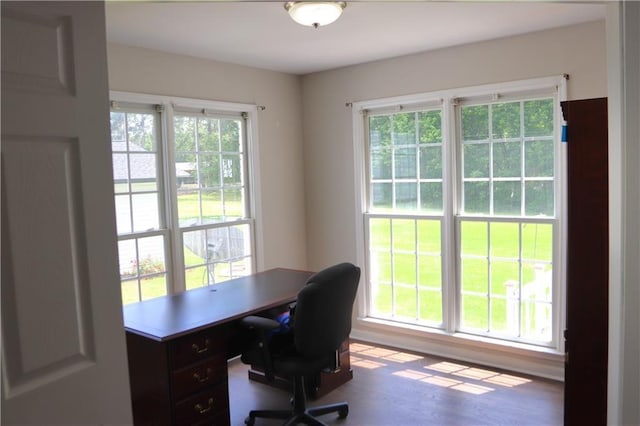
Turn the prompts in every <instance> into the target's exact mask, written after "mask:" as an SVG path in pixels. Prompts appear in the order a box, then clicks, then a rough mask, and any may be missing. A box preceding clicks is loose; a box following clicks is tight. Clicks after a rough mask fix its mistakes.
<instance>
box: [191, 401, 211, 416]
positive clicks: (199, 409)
mask: <svg viewBox="0 0 640 426" xmlns="http://www.w3.org/2000/svg"><path fill="white" fill-rule="evenodd" d="M212 408H213V398H209V401H207V406H206V407H204V406H203V405H202V404H196V405H194V406H193V409H194V410H196V411H197V412H198V413H200V414H205V413H208V412H209V411H211V409H212Z"/></svg>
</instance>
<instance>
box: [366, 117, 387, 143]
mask: <svg viewBox="0 0 640 426" xmlns="http://www.w3.org/2000/svg"><path fill="white" fill-rule="evenodd" d="M369 144H370V145H371V148H372V149H373V148H377V147H381V146H386V147H388V146H390V145H391V116H388V115H383V116H377V117H369Z"/></svg>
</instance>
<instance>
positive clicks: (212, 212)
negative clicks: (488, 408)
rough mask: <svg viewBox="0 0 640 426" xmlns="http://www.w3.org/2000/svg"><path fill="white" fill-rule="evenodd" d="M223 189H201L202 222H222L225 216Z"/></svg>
mask: <svg viewBox="0 0 640 426" xmlns="http://www.w3.org/2000/svg"><path fill="white" fill-rule="evenodd" d="M221 193H222V191H220V190H219V189H218V190H211V191H201V192H200V197H201V198H200V199H201V200H202V217H201V218H199V219H200V220H199V222H198V223H200V224H205V223H215V222H221V221H222V220H223V217H224V210H223V208H222V199H221V198H222V197H221Z"/></svg>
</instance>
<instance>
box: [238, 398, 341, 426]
mask: <svg viewBox="0 0 640 426" xmlns="http://www.w3.org/2000/svg"><path fill="white" fill-rule="evenodd" d="M329 413H338V417H339V418H341V419H344V418H345V417H347V415H348V414H349V404H347V403H346V402H339V403H336V404H328V405H321V406H319V407H313V408H308V409H306V410H304V411H296V410H253V411H251V412H250V413H249V417H247V418H246V419H245V420H244V424H246V425H247V426H253V425H254V424H255V421H256V418H257V417H259V418H263V419H283V420H285V422H284V425H285V426H293V425H297V424H300V423H304V424H307V425H316V426H326V424H325V423H323V422H321V421H320V420H318V419H317V418H316V416H322V415H323V414H329Z"/></svg>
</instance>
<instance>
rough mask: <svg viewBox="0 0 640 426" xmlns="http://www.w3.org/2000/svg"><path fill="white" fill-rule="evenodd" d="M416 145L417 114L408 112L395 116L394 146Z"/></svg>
mask: <svg viewBox="0 0 640 426" xmlns="http://www.w3.org/2000/svg"><path fill="white" fill-rule="evenodd" d="M415 143H416V122H415V113H413V112H408V113H402V114H394V115H393V144H394V145H408V144H415Z"/></svg>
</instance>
